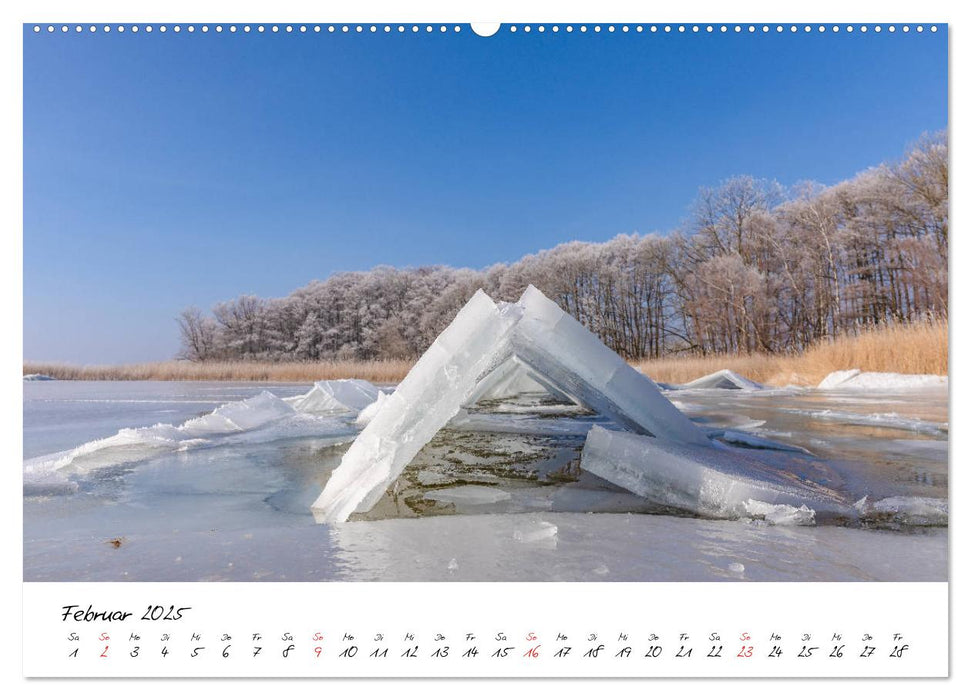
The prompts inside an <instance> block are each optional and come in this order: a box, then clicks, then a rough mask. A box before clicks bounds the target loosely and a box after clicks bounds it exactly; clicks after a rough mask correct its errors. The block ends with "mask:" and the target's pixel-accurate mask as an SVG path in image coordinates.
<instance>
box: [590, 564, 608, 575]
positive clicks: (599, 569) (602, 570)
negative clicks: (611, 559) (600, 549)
mask: <svg viewBox="0 0 971 700" xmlns="http://www.w3.org/2000/svg"><path fill="white" fill-rule="evenodd" d="M593 573H595V574H596V575H597V576H606V575H607V574H609V573H610V569H608V568H607V565H606V564H601V565H600V566H598V567H597V568H596V569H594V570H593Z"/></svg>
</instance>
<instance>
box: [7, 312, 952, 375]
mask: <svg viewBox="0 0 971 700" xmlns="http://www.w3.org/2000/svg"><path fill="white" fill-rule="evenodd" d="M629 362H630V364H631V366H633V367H634V368H635V369H638V370H640V371H641V372H643V373H644V374H646V375H647V376H649V377H650V378H651V379H653V380H654V381H658V382H668V383H673V384H684V383H686V382H689V381H691V380H693V379H697V378H698V377H702V376H705V375H707V374H711V373H712V372H717V371H719V370H723V369H730V370H732V371H734V372H737V373H738V374H740V375H742V376H744V377H747V378H748V379H751V380H753V381H756V382H759V383H761V384H768V385H771V386H785V385H795V386H816V385H817V384H819V382H820V381H822V379H823V378H824V377H826V376H827V375H828V374H830V373H831V372H835V371H837V370H845V369H851V368H856V369H860V370H862V371H864V372H893V373H899V374H934V375H939V376H943V375H947V374H948V322H947V321H946V320H927V321H920V322H916V323H908V324H893V325H886V326H880V327H877V328H870V329H865V330H861V331H860V332H858V333H855V334H852V335H845V336H842V337H840V338H837V339H835V340H832V341H826V342H822V343H817V344H816V345H814V346H812V347H810V348H808V349H807V350H805V351H803V352H800V353H793V354H783V355H769V354H751V355H738V354H717V355H677V354H672V355H668V356H665V357H661V358H657V359H636V360H629ZM413 364H414V360H324V361H320V362H285V361H270V360H265V361H252V360H234V361H223V362H192V361H189V360H171V361H165V362H143V363H138V364H127V365H72V364H69V363H58V362H31V361H25V362H24V363H23V373H24V375H31V374H37V375H44V376H47V377H50V378H52V379H60V380H87V381H183V382H185V381H209V382H213V381H230V382H232V381H235V382H293V383H297V382H314V381H322V380H326V379H366V380H368V381H369V382H372V383H375V384H394V383H397V382H400V381H401V380H402V379H404V377H405V375H406V374H408V372H409V370H411V367H412V366H413Z"/></svg>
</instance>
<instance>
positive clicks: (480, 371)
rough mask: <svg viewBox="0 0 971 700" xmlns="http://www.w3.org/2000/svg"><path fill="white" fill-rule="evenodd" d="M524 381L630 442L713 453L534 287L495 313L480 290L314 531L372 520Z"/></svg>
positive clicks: (396, 399)
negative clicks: (395, 490) (468, 424)
mask: <svg viewBox="0 0 971 700" xmlns="http://www.w3.org/2000/svg"><path fill="white" fill-rule="evenodd" d="M523 376H525V377H526V378H528V379H529V380H531V381H532V382H535V384H537V385H539V386H541V387H542V388H543V389H545V390H546V391H548V392H551V393H554V395H559V396H561V397H563V398H566V399H569V400H570V401H572V402H575V403H579V404H581V405H583V406H586V407H588V408H590V409H592V410H594V411H596V412H597V413H599V414H601V415H603V416H605V417H607V418H609V419H611V420H612V421H614V422H615V423H616V424H618V425H620V426H623V427H625V428H627V429H629V430H632V431H634V432H636V433H641V434H645V435H653V436H658V437H663V438H664V439H665V440H667V441H671V442H675V443H682V444H690V445H709V444H710V441H709V440H708V438H707V437H706V436H705V434H704V433H703V432H702V431H701V430H700V429H699V428H698V427H696V426H695V425H694V423H692V422H691V421H690V420H689V419H688V418H687V417H686V416H685V415H684V414H682V413H681V412H680V411H679V410H678V409H677V408H675V407H674V405H673V404H672V403H671V402H670V401H668V400H667V399H666V398H664V396H662V395H661V393H660V391H659V390H658V388H657V386H655V384H654V383H653V382H652V381H651V380H650V379H648V378H647V377H645V376H644V375H642V374H641V373H640V372H637V371H636V370H634V369H633V368H632V367H631V366H630V365H628V364H627V363H626V362H625V361H624V360H623V358H621V357H620V356H618V355H617V354H616V353H614V352H613V351H612V350H610V349H609V348H608V347H607V346H605V345H604V344H603V343H602V342H601V341H600V339H599V338H597V337H596V336H595V335H594V334H593V333H591V332H590V331H588V330H587V329H586V328H584V327H583V326H582V325H581V324H580V323H579V322H577V321H576V320H575V319H573V318H572V317H571V316H569V315H568V314H566V313H564V312H563V311H562V310H561V309H560V308H559V307H558V306H557V305H556V304H554V303H553V302H552V301H550V300H549V299H547V298H546V297H545V296H543V294H542V293H541V292H540V291H539V290H538V289H536V288H534V287H532V286H530V287H528V288H527V289H526V291H525V292H524V293H523V295H522V297H521V298H520V300H519V302H518V303H515V304H501V305H497V304H496V303H495V302H494V301H493V300H492V299H491V298H489V296H488V295H487V294H485V293H484V292H483V291H481V290H479V291H478V292H476V293H475V295H473V297H472V299H471V300H469V302H468V303H467V304H466V305H465V306H464V307H463V308H462V310H461V311H459V313H458V315H457V316H456V317H455V320H454V321H452V323H451V324H450V325H449V326H448V328H446V329H445V330H444V331H443V332H442V334H441V335H440V336H439V337H438V338H437V339H436V340H435V342H434V343H432V345H431V347H430V348H429V349H428V350H427V351H426V352H425V354H424V355H422V356H421V358H420V359H419V360H418V362H417V363H416V364H415V366H414V367H413V368H412V370H411V372H409V373H408V376H407V377H405V379H404V380H403V381H402V382H401V384H400V385H398V388H397V389H396V390H395V392H394V393H393V394H392V395H391V396H389V397H388V398H387V400H385V401H384V403H383V405H382V406H381V407H380V408H379V410H378V411H377V412H376V414H375V415H374V417H373V418H372V419H371V421H370V422H369V423H368V425H367V426H366V427H365V428H364V430H363V431H362V432H361V434H360V435H359V436H358V437H357V439H356V440H355V441H354V443H353V444H352V445H351V447H350V449H349V450H348V451H347V453H346V454H345V455H344V458H343V460H342V461H341V464H340V466H339V467H338V468H337V469H336V470H335V471H334V473H333V474H332V475H331V477H330V480H329V481H328V482H327V486H326V487H325V488H324V491H323V493H321V495H320V497H319V498H318V499H317V500H316V502H315V503H314V504H313V512H314V516H315V517H316V518H317V520H318V521H320V522H343V521H344V520H347V518H348V517H349V516H350V515H351V514H352V513H354V512H366V511H368V510H370V509H371V508H372V507H373V506H374V505H375V503H377V501H378V500H379V499H380V498H381V496H382V495H383V494H384V492H385V490H386V489H387V488H388V486H389V485H390V484H391V483H392V482H393V481H394V480H395V479H396V478H397V477H398V476H399V475H400V474H401V472H402V470H404V468H405V467H406V466H407V465H408V463H409V462H411V460H412V459H413V458H414V457H415V455H417V454H418V452H419V451H420V450H421V448H422V447H423V446H424V445H425V444H426V443H427V442H428V441H429V440H431V439H432V437H434V436H435V434H436V433H437V432H438V431H439V430H440V429H441V428H442V427H444V426H445V425H446V424H447V423H448V422H449V420H451V419H452V418H453V417H454V416H455V415H456V414H458V413H459V411H460V410H462V407H463V406H467V405H470V403H474V402H475V401H476V400H479V399H481V398H483V397H484V396H486V395H488V394H490V393H494V392H499V393H502V392H508V391H510V390H511V389H512V386H511V385H512V384H513V383H515V382H521V381H523Z"/></svg>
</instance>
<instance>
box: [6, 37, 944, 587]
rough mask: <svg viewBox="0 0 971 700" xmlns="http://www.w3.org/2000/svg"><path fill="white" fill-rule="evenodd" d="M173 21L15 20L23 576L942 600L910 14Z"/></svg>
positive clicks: (935, 316) (927, 122) (931, 119)
mask: <svg viewBox="0 0 971 700" xmlns="http://www.w3.org/2000/svg"><path fill="white" fill-rule="evenodd" d="M189 26H190V25H185V30H184V31H183V30H182V28H180V30H179V31H178V32H176V31H175V30H174V29H172V30H170V31H169V30H167V31H165V32H162V31H150V32H149V31H145V30H142V31H139V32H138V33H134V32H132V31H128V32H124V33H121V32H118V31H114V32H108V31H91V32H88V31H78V32H74V31H66V32H51V33H49V32H41V31H37V32H35V31H34V30H33V27H32V26H25V27H24V359H23V379H24V381H23V462H22V474H23V537H24V542H23V545H24V548H23V574H24V580H25V581H31V582H33V581H149V582H176V581H186V582H208V581H274V582H279V581H643V582H653V581H674V582H689V581H690V582H694V581H703V582H711V581H726V582H745V581H794V582H815V581H947V580H948V566H949V557H948V547H949V527H948V522H949V511H950V503H949V498H948V476H949V451H948V436H949V422H950V417H949V379H948V371H949V367H948V338H949V327H948V305H949V291H948V264H949V257H948V256H949V239H948V232H949V228H948V227H949V189H948V177H949V150H948V149H949V143H948V132H947V129H948V123H947V115H948V105H947V31H946V27H945V28H943V30H942V31H939V32H938V31H936V29H935V31H930V30H928V31H926V32H920V33H918V32H916V31H915V32H912V33H908V35H906V36H904V35H903V34H902V33H901V35H898V36H892V37H891V36H879V37H878V36H874V35H872V33H871V35H870V36H864V35H863V34H862V33H861V32H855V33H851V32H847V31H843V32H839V33H837V32H813V33H805V34H804V33H792V32H782V31H779V32H774V31H772V32H770V31H768V28H766V31H765V32H761V31H756V30H755V29H754V28H753V30H752V32H750V33H749V32H745V33H739V35H734V34H733V33H730V32H726V33H721V32H711V33H708V32H698V33H692V32H686V33H683V34H679V33H677V32H673V33H671V34H665V33H664V32H660V33H656V34H652V33H651V32H650V31H643V27H642V28H640V29H637V28H636V27H635V28H633V29H632V30H631V31H627V29H628V28H626V27H625V28H624V29H623V30H622V31H619V32H614V33H610V32H600V31H599V29H600V27H599V26H598V27H596V29H594V25H589V27H587V26H586V25H583V26H582V29H581V25H575V26H574V25H569V29H568V28H567V26H568V25H558V26H557V27H556V28H555V30H554V29H553V28H552V27H550V28H549V30H548V31H547V28H546V27H544V28H543V30H542V31H540V30H539V28H538V27H537V28H536V30H535V31H533V30H532V28H531V27H529V26H525V25H521V26H520V27H518V30H517V31H513V29H515V28H511V27H508V26H505V25H504V26H503V28H502V29H501V30H500V31H498V32H497V33H496V34H495V35H494V36H489V37H484V36H478V35H477V34H476V33H475V32H474V31H472V29H471V28H470V27H469V26H468V25H443V26H441V27H438V25H436V26H435V27H434V28H433V27H431V26H429V28H428V29H429V30H432V29H434V31H411V29H410V26H409V27H407V28H406V27H405V26H401V27H400V30H399V27H398V25H388V26H387V28H385V26H384V25H381V26H380V27H377V26H376V27H374V28H373V31H367V30H366V29H365V30H362V31H361V32H353V31H349V32H343V31H341V30H340V28H339V27H338V28H337V29H336V30H334V31H331V30H330V28H329V27H328V26H327V25H323V26H321V27H318V28H315V27H314V26H313V25H310V26H308V27H306V28H305V29H304V30H300V29H299V27H297V30H296V31H293V32H291V33H287V32H281V33H278V34H273V33H272V32H264V31H263V28H262V26H259V27H258V26H257V25H253V26H252V28H250V27H247V28H246V29H243V25H239V28H238V29H239V30H238V31H237V28H236V26H235V25H233V26H232V29H230V25H225V31H223V29H222V25H220V28H219V29H215V26H216V25H212V26H213V31H209V26H208V25H207V26H206V29H205V30H203V29H202V25H198V27H199V31H195V27H193V31H191V32H190V31H189ZM416 30H417V27H416ZM608 34H610V35H609V36H608Z"/></svg>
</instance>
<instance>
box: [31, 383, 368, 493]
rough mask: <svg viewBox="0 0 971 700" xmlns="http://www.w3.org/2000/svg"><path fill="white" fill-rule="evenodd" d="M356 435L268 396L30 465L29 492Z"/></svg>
mask: <svg viewBox="0 0 971 700" xmlns="http://www.w3.org/2000/svg"><path fill="white" fill-rule="evenodd" d="M351 433H353V429H352V428H350V427H349V426H348V425H347V424H346V423H344V422H343V421H339V420H338V419H336V418H325V417H320V416H313V415H305V414H301V413H298V412H297V411H296V410H295V409H294V408H293V407H292V406H291V405H289V404H288V403H287V402H286V401H284V400H283V399H280V398H278V397H276V396H274V395H273V394H271V393H270V392H268V391H264V392H261V393H260V394H257V395H256V396H253V397H252V398H249V399H245V400H243V401H233V402H231V403H227V404H223V405H222V406H220V407H219V408H217V409H216V410H214V411H212V412H211V413H207V414H206V415H204V416H200V417H198V418H192V419H191V420H187V421H186V422H185V423H183V424H181V425H178V426H176V425H171V424H168V423H159V424H157V425H153V426H149V427H144V428H124V429H122V430H119V431H118V432H117V433H115V434H114V435H112V436H110V437H106V438H103V439H101V440H92V441H91V442H86V443H84V444H83V445H80V446H78V447H75V448H73V449H70V450H64V451H62V452H55V453H53V454H48V455H43V456H40V457H34V458H32V459H28V460H25V461H24V488H25V489H26V490H28V491H37V492H41V491H44V490H45V489H49V488H51V487H57V486H58V485H61V486H63V487H64V488H68V487H69V486H70V482H69V481H68V479H67V474H68V473H77V472H86V471H90V470H92V469H103V468H106V467H113V466H118V465H122V464H130V463H133V462H139V461H142V460H145V459H149V458H151V457H155V456H157V455H159V454H162V453H165V452H175V451H184V450H190V449H195V448H199V447H214V446H219V445H231V444H237V443H241V442H267V441H270V440H276V439H283V438H294V437H338V436H347V435H349V434H351Z"/></svg>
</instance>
